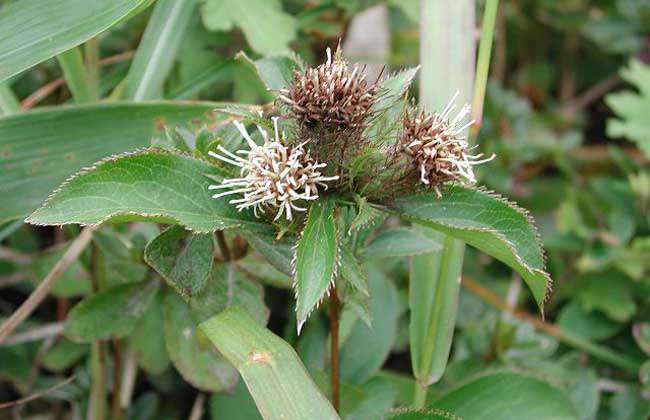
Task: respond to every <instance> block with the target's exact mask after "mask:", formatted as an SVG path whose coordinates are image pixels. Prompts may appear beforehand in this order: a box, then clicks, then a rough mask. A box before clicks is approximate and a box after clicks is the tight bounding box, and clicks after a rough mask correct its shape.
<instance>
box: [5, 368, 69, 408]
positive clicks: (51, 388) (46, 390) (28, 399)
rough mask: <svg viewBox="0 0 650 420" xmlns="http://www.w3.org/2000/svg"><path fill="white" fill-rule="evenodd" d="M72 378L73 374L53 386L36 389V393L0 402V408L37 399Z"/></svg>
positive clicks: (62, 385) (64, 384) (60, 386)
mask: <svg viewBox="0 0 650 420" xmlns="http://www.w3.org/2000/svg"><path fill="white" fill-rule="evenodd" d="M74 379H75V376H74V375H73V376H71V377H69V378H68V379H66V380H64V381H62V382H59V383H58V384H56V385H54V386H51V387H50V388H47V389H44V390H42V391H38V392H36V393H34V394H32V395H29V396H27V397H25V398H21V399H19V400H15V401H8V402H4V403H0V409H3V408H9V407H13V406H16V405H20V404H25V403H27V402H30V401H33V400H35V399H38V398H40V397H42V396H43V395H47V394H49V393H51V392H54V391H56V390H57V389H59V388H62V387H64V386H66V385H67V384H69V383H70V382H72V381H73V380H74Z"/></svg>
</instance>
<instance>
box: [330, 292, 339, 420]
mask: <svg viewBox="0 0 650 420" xmlns="http://www.w3.org/2000/svg"><path fill="white" fill-rule="evenodd" d="M329 312H330V335H331V336H332V339H331V340H330V343H331V347H330V357H331V359H332V360H331V362H332V363H331V365H330V370H331V376H332V405H333V406H334V409H335V410H336V412H337V413H338V412H339V407H340V402H341V396H340V395H341V394H340V379H339V373H340V372H339V370H340V368H339V316H340V312H341V303H340V302H339V296H338V292H337V290H336V285H334V286H333V287H332V291H331V292H330V302H329Z"/></svg>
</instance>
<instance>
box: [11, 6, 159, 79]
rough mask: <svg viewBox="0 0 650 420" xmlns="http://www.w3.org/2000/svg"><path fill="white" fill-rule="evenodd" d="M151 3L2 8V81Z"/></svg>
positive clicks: (99, 31) (87, 38)
mask: <svg viewBox="0 0 650 420" xmlns="http://www.w3.org/2000/svg"><path fill="white" fill-rule="evenodd" d="M150 3H151V0H113V1H109V2H107V1H105V0H49V1H47V2H43V1H42V0H21V1H19V2H11V3H9V4H5V5H3V7H2V8H1V9H0V28H1V29H0V39H1V40H2V42H1V43H0V63H2V65H0V81H3V80H5V79H7V78H9V77H11V76H13V75H15V74H17V73H20V72H21V71H23V70H26V69H28V68H30V67H32V66H33V65H36V64H38V63H40V62H41V61H45V60H47V59H48V58H51V57H54V56H55V55H57V54H60V53H62V52H63V51H66V50H68V49H70V48H72V47H74V46H76V45H79V44H81V43H83V42H85V41H87V40H89V39H90V38H92V37H94V36H96V35H97V34H100V33H102V32H104V31H105V30H106V29H108V28H110V27H111V26H113V25H114V24H115V23H117V22H119V21H121V20H122V19H124V18H125V17H128V16H129V15H131V14H132V13H133V12H136V11H138V10H141V9H142V8H143V7H144V6H147V5H148V4H150Z"/></svg>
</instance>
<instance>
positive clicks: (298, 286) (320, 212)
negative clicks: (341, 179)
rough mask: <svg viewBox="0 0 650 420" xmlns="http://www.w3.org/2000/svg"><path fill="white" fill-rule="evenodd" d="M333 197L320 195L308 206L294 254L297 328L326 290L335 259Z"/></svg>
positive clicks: (335, 235) (335, 266)
mask: <svg viewBox="0 0 650 420" xmlns="http://www.w3.org/2000/svg"><path fill="white" fill-rule="evenodd" d="M338 253H339V251H338V241H337V229H336V221H335V218H334V201H332V200H328V199H326V198H321V199H320V200H317V201H315V202H314V203H313V204H312V205H311V208H310V209H309V214H308V215H307V221H306V222H305V227H304V229H303V231H302V236H301V237H300V239H299V240H298V243H297V245H296V250H295V254H294V262H293V264H294V266H293V269H294V284H293V287H294V289H295V293H296V316H297V321H298V332H300V329H301V328H302V325H303V324H304V322H305V321H306V320H307V318H308V317H309V314H310V313H311V312H312V311H313V310H314V308H316V307H317V306H318V304H319V303H320V302H321V301H322V300H323V298H324V297H325V295H326V293H327V292H328V290H329V288H330V286H331V284H332V282H333V281H334V277H335V276H336V268H337V263H338V258H339V255H338Z"/></svg>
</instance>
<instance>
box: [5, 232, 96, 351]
mask: <svg viewBox="0 0 650 420" xmlns="http://www.w3.org/2000/svg"><path fill="white" fill-rule="evenodd" d="M94 231H95V228H94V227H86V228H84V229H83V230H82V231H81V233H80V234H79V236H77V237H76V238H75V240H74V241H72V244H71V245H70V248H68V250H67V251H66V252H65V254H63V256H62V257H61V259H60V260H59V261H58V262H57V263H56V264H55V265H54V267H53V268H52V270H50V272H49V273H48V274H47V276H45V278H44V279H43V281H42V282H41V283H40V284H39V285H38V287H37V288H36V289H34V291H33V292H32V294H31V295H29V297H28V298H27V300H25V301H24V302H23V304H22V305H20V307H19V308H18V309H17V310H16V311H15V312H14V313H13V314H12V315H11V316H10V317H9V319H7V320H6V321H5V322H4V323H3V324H2V325H1V326H0V343H2V342H3V341H4V340H5V339H6V338H7V337H8V336H9V334H11V333H12V332H13V331H14V330H15V329H16V327H18V326H19V325H20V324H21V323H22V322H23V321H24V320H25V319H27V317H28V316H29V315H30V314H31V313H32V312H33V311H34V309H36V307H37V306H38V305H40V304H41V302H43V300H44V299H45V298H46V297H47V295H48V294H49V292H50V289H52V286H54V283H56V281H57V280H58V279H59V277H61V275H62V274H63V273H64V272H65V271H66V270H67V269H68V267H70V264H72V263H73V262H74V261H75V260H76V259H77V257H78V256H79V254H81V252H82V251H83V250H84V249H85V248H86V246H87V245H88V243H89V242H90V239H91V238H92V236H93V232H94Z"/></svg>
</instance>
